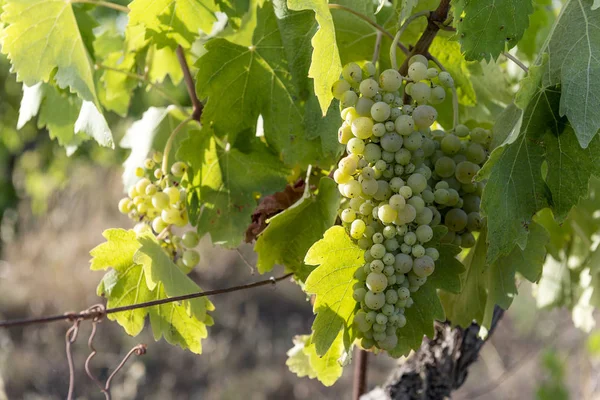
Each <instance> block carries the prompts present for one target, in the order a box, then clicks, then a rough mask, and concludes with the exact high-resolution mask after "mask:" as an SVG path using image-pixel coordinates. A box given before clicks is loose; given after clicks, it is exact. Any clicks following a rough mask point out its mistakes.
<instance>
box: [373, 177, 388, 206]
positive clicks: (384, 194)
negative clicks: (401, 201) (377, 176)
mask: <svg viewBox="0 0 600 400" xmlns="http://www.w3.org/2000/svg"><path fill="white" fill-rule="evenodd" d="M377 185H378V187H377V193H375V194H374V195H373V198H374V199H375V200H379V201H384V200H387V199H389V198H390V197H391V195H392V193H391V192H392V191H391V189H390V185H389V184H388V183H387V182H386V181H383V180H380V181H377Z"/></svg>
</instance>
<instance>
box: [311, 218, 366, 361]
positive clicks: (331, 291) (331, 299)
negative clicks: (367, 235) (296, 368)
mask: <svg viewBox="0 0 600 400" xmlns="http://www.w3.org/2000/svg"><path fill="white" fill-rule="evenodd" d="M363 253H364V251H363V250H362V249H360V248H359V247H358V246H357V245H356V244H355V243H354V242H353V241H352V240H351V239H350V237H349V236H348V234H347V233H346V230H345V229H344V228H343V227H341V226H334V227H331V228H329V229H328V230H327V232H325V235H324V237H323V239H321V240H319V241H318V242H317V243H315V244H313V245H312V247H311V248H310V249H309V250H308V253H307V254H306V258H305V259H304V262H305V263H306V264H308V265H318V267H317V268H315V269H314V270H313V271H312V272H311V274H310V275H309V276H308V279H307V280H306V287H305V291H306V292H307V293H310V294H314V295H315V296H316V297H315V302H314V305H313V309H314V311H315V313H316V314H317V316H316V318H315V321H314V323H313V325H312V330H313V334H312V339H311V340H312V343H313V344H314V345H315V349H316V353H317V354H318V355H319V356H324V355H325V353H326V352H327V350H329V348H330V347H331V346H332V345H333V343H334V342H335V339H336V337H338V336H339V334H340V331H342V330H343V329H347V328H348V327H349V326H350V325H351V324H352V323H351V322H350V323H348V319H349V317H350V316H351V315H352V313H353V312H354V307H355V305H356V301H355V300H354V299H353V298H352V293H353V288H352V287H353V285H354V284H355V283H356V282H357V280H356V278H354V272H355V271H356V269H357V268H358V267H360V266H361V265H362V264H363V263H364V259H363Z"/></svg>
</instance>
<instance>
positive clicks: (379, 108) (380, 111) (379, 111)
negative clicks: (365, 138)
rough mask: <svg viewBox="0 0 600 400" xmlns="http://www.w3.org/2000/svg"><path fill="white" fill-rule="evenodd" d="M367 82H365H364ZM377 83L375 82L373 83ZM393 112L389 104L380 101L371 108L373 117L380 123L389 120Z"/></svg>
mask: <svg viewBox="0 0 600 400" xmlns="http://www.w3.org/2000/svg"><path fill="white" fill-rule="evenodd" d="M363 82H365V81H363ZM373 82H375V81H373ZM391 112H392V110H391V108H390V106H389V104H387V103H385V102H383V101H379V102H377V103H375V104H373V106H372V107H371V117H372V118H373V119H374V120H375V121H378V122H382V121H385V120H387V119H388V118H389V117H390V114H391Z"/></svg>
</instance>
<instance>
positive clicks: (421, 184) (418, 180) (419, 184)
mask: <svg viewBox="0 0 600 400" xmlns="http://www.w3.org/2000/svg"><path fill="white" fill-rule="evenodd" d="M406 184H407V185H408V186H409V187H410V188H411V189H412V192H413V193H421V192H422V191H423V190H425V188H426V187H427V179H425V177H424V176H423V175H421V174H412V175H411V176H409V177H408V180H407V181H406Z"/></svg>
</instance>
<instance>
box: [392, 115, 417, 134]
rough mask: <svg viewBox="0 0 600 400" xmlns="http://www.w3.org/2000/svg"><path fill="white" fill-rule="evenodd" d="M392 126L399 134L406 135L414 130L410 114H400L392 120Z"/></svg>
mask: <svg viewBox="0 0 600 400" xmlns="http://www.w3.org/2000/svg"><path fill="white" fill-rule="evenodd" d="M394 128H395V130H396V132H398V133H399V134H400V135H403V136H408V135H410V134H411V133H413V132H414V131H415V123H414V121H413V117H411V116H410V115H400V116H399V117H398V118H396V121H395V122H394Z"/></svg>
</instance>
